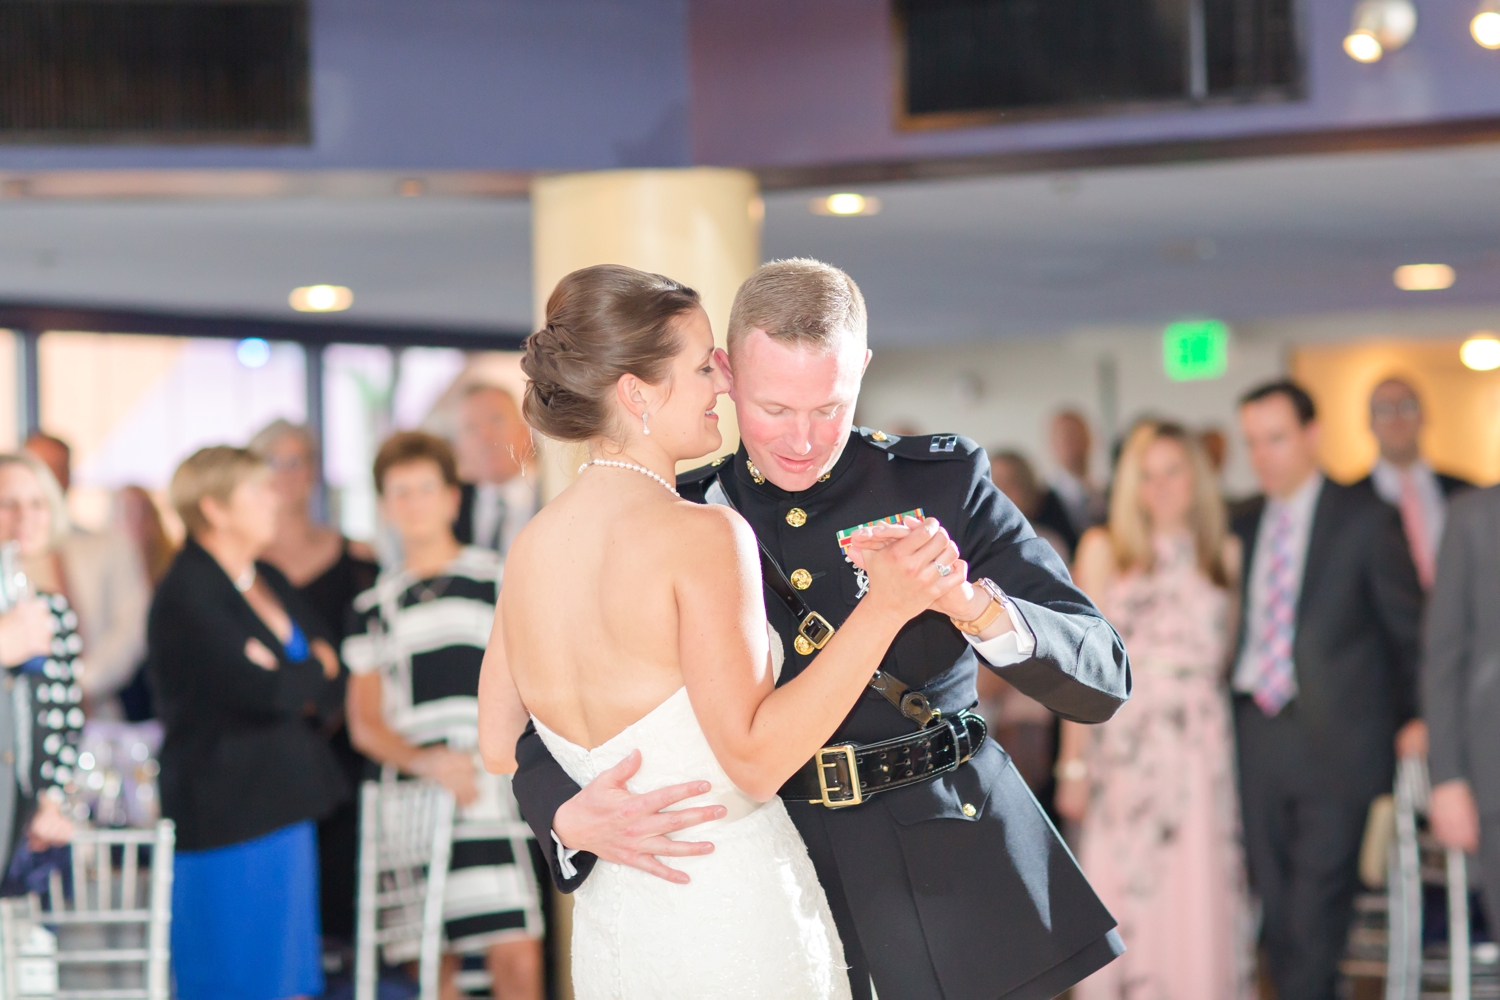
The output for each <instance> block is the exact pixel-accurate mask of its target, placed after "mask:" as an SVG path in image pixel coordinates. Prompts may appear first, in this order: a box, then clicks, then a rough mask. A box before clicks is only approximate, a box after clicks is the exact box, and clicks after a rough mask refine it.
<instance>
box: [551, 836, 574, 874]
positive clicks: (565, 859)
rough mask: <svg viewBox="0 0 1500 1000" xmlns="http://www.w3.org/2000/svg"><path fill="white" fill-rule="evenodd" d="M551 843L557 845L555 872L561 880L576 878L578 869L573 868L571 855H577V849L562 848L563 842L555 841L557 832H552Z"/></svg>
mask: <svg viewBox="0 0 1500 1000" xmlns="http://www.w3.org/2000/svg"><path fill="white" fill-rule="evenodd" d="M552 842H553V843H555V844H556V845H557V870H558V873H559V874H561V875H562V877H563V878H577V877H578V869H577V868H575V867H573V855H575V854H577V853H578V849H577V848H573V847H564V846H563V842H562V841H561V840H558V839H557V831H556V830H553V831H552Z"/></svg>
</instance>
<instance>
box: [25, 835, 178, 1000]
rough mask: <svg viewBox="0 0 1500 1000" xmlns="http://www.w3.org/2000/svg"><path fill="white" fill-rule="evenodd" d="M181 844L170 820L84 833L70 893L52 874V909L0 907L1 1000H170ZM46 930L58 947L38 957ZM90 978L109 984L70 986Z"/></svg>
mask: <svg viewBox="0 0 1500 1000" xmlns="http://www.w3.org/2000/svg"><path fill="white" fill-rule="evenodd" d="M176 840H177V835H176V828H175V827H174V826H173V824H172V821H171V820H161V821H159V822H158V823H157V824H156V826H155V828H154V829H149V830H113V829H104V830H91V829H80V830H78V831H77V832H76V833H75V834H74V837H73V842H72V847H71V852H70V853H71V868H70V871H69V875H70V876H71V883H72V884H71V885H70V886H65V883H64V879H63V877H62V874H61V873H60V872H58V871H53V872H52V873H51V876H50V878H49V882H48V891H47V897H46V900H45V902H44V901H43V899H42V897H40V896H38V895H35V894H33V895H30V896H28V897H25V898H18V899H11V900H6V901H5V902H4V905H3V907H0V1000H20V998H23V997H25V998H30V997H49V998H56V1000H169V998H170V996H171V932H172V872H173V858H174V854H175V849H176ZM117 852H118V856H119V857H118V863H117V861H116V854H117ZM148 852H149V853H148ZM65 888H66V889H71V890H72V891H71V893H68V892H65ZM38 929H41V930H43V931H44V933H43V935H41V936H42V937H44V938H46V937H50V938H51V939H52V941H53V942H55V947H49V948H48V949H46V950H48V951H51V952H52V953H51V954H50V955H46V954H41V955H38V954H36V953H35V952H36V951H38V949H37V947H36V942H37V940H38V935H37V930H38ZM28 950H30V952H31V953H30V954H28ZM49 966H50V967H51V968H52V969H55V970H56V974H55V975H53V976H51V977H50V978H51V988H50V989H49V988H48V987H47V985H46V983H47V980H48V978H49V976H48V974H47V971H46V970H47V968H48V967H49ZM88 971H93V972H95V973H99V974H104V975H105V976H106V978H108V979H109V980H110V981H111V982H110V984H109V985H107V986H100V987H82V986H78V985H70V984H69V979H70V978H71V979H75V980H76V979H79V978H86V977H84V976H82V975H81V974H82V973H84V972H88ZM70 973H71V974H72V975H70Z"/></svg>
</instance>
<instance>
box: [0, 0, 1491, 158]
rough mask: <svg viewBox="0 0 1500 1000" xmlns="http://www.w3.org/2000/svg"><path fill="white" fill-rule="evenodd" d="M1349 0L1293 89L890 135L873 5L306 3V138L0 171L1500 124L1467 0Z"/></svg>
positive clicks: (908, 146) (1069, 142)
mask: <svg viewBox="0 0 1500 1000" xmlns="http://www.w3.org/2000/svg"><path fill="white" fill-rule="evenodd" d="M1352 2H1353V0H1305V4H1304V6H1305V8H1306V11H1305V12H1306V17H1307V23H1308V25H1309V26H1310V30H1309V34H1308V37H1309V39H1310V42H1309V55H1308V74H1309V93H1310V98H1309V99H1308V100H1307V101H1305V102H1300V103H1296V104H1281V105H1264V106H1256V107H1236V108H1213V109H1203V110H1188V109H1179V110H1169V111H1162V112H1158V113H1133V114H1129V115H1114V116H1104V117H1095V118H1073V119H1064V120H1056V121H1051V122H1027V123H1016V124H1012V125H993V126H985V127H979V128H962V129H951V130H942V131H936V130H934V131H922V132H901V131H898V130H897V129H896V127H895V125H894V112H893V108H894V90H895V80H894V72H893V50H892V40H891V29H890V23H889V0H312V5H313V22H312V42H313V91H314V98H313V99H314V108H313V132H314V140H313V142H312V144H311V145H310V146H304V147H233V146H158V147H143V146H93V147H85V146H57V147H41V148H38V147H19V146H3V145H0V171H3V170H49V169H119V168H189V169H191V168H251V169H254V168H265V169H284V170H299V169H305V170H329V169H368V170H408V169H409V170H422V169H434V170H442V169H452V170H499V171H519V172H528V171H535V170H593V169H604V168H610V167H628V166H681V165H686V164H688V163H703V164H713V165H730V166H741V165H744V166H803V165H815V164H828V163H845V162H861V161H865V162H880V161H890V160H911V159H921V158H928V157H948V156H965V155H976V154H978V155H982V154H998V153H1007V152H1028V151H1045V150H1052V149H1075V148H1086V147H1096V146H1108V145H1111V144H1117V143H1150V142H1164V141H1172V140H1181V139H1205V138H1215V137H1233V136H1244V135H1254V134H1257V133H1276V132H1291V131H1312V130H1323V129H1331V128H1347V127H1358V126H1375V125H1384V124H1397V123H1410V122H1428V121H1433V120H1438V119H1462V118H1475V117H1491V116H1500V52H1487V51H1485V50H1483V49H1480V48H1479V47H1478V46H1477V45H1475V44H1474V43H1473V41H1472V40H1470V38H1469V36H1468V28H1467V22H1468V18H1469V16H1470V15H1471V14H1472V8H1473V7H1474V6H1475V5H1476V4H1477V2H1478V0H1430V2H1420V3H1419V10H1420V16H1421V18H1422V21H1421V24H1420V26H1419V27H1418V29H1417V34H1416V37H1415V38H1414V39H1413V41H1412V42H1411V44H1410V45H1408V46H1407V48H1406V49H1405V50H1404V51H1402V52H1399V53H1396V54H1394V55H1392V56H1389V57H1387V58H1386V59H1385V60H1384V61H1382V62H1380V63H1378V64H1376V65H1374V66H1361V65H1358V64H1356V63H1354V62H1353V61H1351V60H1350V59H1349V58H1348V57H1346V56H1345V55H1344V54H1343V51H1342V49H1341V48H1340V42H1341V40H1342V38H1343V35H1344V33H1345V32H1346V31H1347V29H1348V19H1349V11H1350V8H1351V5H1352Z"/></svg>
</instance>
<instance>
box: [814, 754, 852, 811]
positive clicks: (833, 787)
mask: <svg viewBox="0 0 1500 1000" xmlns="http://www.w3.org/2000/svg"><path fill="white" fill-rule="evenodd" d="M854 750H855V748H854V744H853V743H840V744H838V745H837V746H831V747H824V748H823V749H821V750H819V751H818V791H820V792H821V793H822V798H817V799H813V800H812V801H813V804H814V805H822V806H827V807H828V808H829V809H842V808H844V807H845V806H857V805H859V804H860V803H861V802H863V801H864V800H865V796H864V793H863V792H862V791H860V788H859V758H858V757H856V756H855V754H854ZM829 754H833V755H834V758H833V760H831V761H830V760H828V759H827V755H829ZM841 758H842V760H843V762H844V764H845V766H846V767H847V768H848V769H849V787H848V788H845V787H844V786H843V785H840V784H838V783H837V780H835V781H832V782H830V781H829V780H828V770H829V768H832V769H833V772H834V778H835V779H837V777H838V766H839V761H840V759H841ZM830 792H832V793H833V794H835V795H847V796H848V797H846V798H838V799H831V798H829V797H828V796H829V793H830Z"/></svg>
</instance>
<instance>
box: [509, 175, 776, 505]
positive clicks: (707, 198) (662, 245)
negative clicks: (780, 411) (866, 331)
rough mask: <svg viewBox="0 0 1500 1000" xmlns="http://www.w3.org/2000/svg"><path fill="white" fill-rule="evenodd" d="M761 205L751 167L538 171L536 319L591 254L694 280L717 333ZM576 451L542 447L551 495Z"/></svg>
mask: <svg viewBox="0 0 1500 1000" xmlns="http://www.w3.org/2000/svg"><path fill="white" fill-rule="evenodd" d="M764 214H765V209H764V206H763V204H762V202H761V200H760V194H759V189H758V186H757V184H756V181H755V177H754V176H753V175H752V174H749V173H747V172H745V171H743V170H722V169H717V168H711V167H693V168H689V169H683V170H608V171H601V172H599V173H588V174H563V175H560V176H555V177H542V178H538V179H537V180H536V181H534V182H533V184H532V187H531V234H532V235H531V246H532V254H531V260H532V289H533V301H534V302H535V308H534V313H535V316H536V325H537V326H540V325H541V324H542V322H543V321H544V313H545V310H546V308H547V297H548V296H549V295H551V294H552V289H553V287H554V286H555V285H556V284H557V282H558V280H559V279H560V278H562V276H563V275H565V274H567V273H568V272H570V271H575V270H577V269H578V268H580V267H588V266H590V265H592V264H625V265H627V266H629V267H635V268H639V269H641V270H643V271H654V272H656V273H658V274H665V275H668V276H669V277H672V278H675V279H676V280H678V281H681V282H683V283H684V284H686V285H689V286H691V287H692V288H695V289H697V291H698V294H699V295H701V296H702V297H703V306H704V308H705V310H707V312H708V319H709V322H710V323H712V324H713V329H714V336H715V338H717V339H718V341H719V343H720V344H723V343H724V330H725V327H726V326H727V325H728V323H729V306H730V304H731V303H732V302H733V301H734V293H735V292H736V291H737V290H738V289H739V287H740V283H741V282H742V281H744V280H745V279H746V278H747V277H749V276H750V272H751V271H753V270H755V268H756V266H758V265H759V264H760V226H761V219H762V217H763V216H764ZM718 412H719V417H720V419H719V426H720V427H721V428H722V429H723V432H724V446H723V449H722V450H723V451H725V452H729V451H733V450H734V449H735V448H737V447H739V431H738V426H737V424H736V421H735V418H734V408H733V406H732V405H730V403H729V401H728V399H727V397H726V398H724V399H722V400H720V403H719V410H718ZM580 460H581V459H579V458H578V451H577V450H576V449H574V448H563V447H558V446H557V445H556V444H555V443H549V444H547V445H544V447H543V448H542V469H541V476H542V491H543V494H544V496H546V497H548V498H550V497H553V496H556V495H557V493H558V492H559V491H561V490H562V489H563V487H565V486H566V485H567V484H568V483H570V482H572V479H573V475H574V472H575V470H576V469H577V467H578V463H579V461H580Z"/></svg>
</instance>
